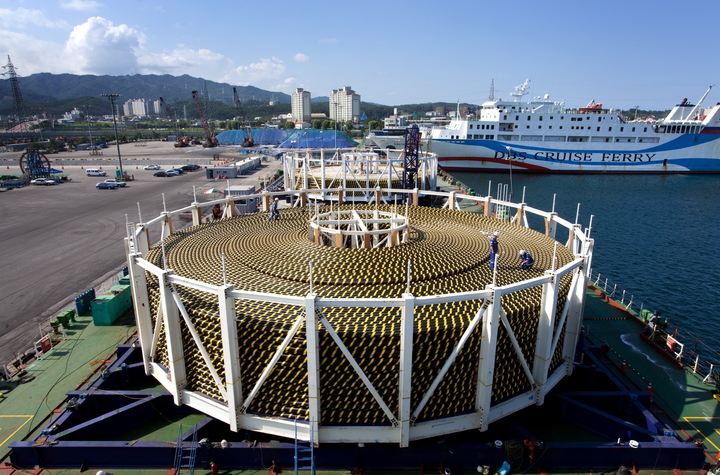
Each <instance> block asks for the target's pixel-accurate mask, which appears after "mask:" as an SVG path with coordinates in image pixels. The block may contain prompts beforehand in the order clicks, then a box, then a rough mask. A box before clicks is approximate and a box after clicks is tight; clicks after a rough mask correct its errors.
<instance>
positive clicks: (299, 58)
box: [293, 53, 310, 63]
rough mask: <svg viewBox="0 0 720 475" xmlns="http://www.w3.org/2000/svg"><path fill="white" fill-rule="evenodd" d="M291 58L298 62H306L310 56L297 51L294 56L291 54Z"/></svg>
mask: <svg viewBox="0 0 720 475" xmlns="http://www.w3.org/2000/svg"><path fill="white" fill-rule="evenodd" d="M293 59H294V60H295V61H296V62H298V63H307V62H308V61H310V56H308V55H305V54H302V53H298V54H296V55H295V56H293Z"/></svg>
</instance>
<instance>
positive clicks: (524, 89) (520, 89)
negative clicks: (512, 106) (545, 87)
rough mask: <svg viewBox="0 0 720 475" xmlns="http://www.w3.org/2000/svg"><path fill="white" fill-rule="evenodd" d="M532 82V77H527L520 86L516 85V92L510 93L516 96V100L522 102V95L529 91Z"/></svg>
mask: <svg viewBox="0 0 720 475" xmlns="http://www.w3.org/2000/svg"><path fill="white" fill-rule="evenodd" d="M529 84H530V78H527V79H526V80H525V82H524V83H522V84H520V85H519V86H515V92H511V93H510V95H511V96H513V97H514V98H515V102H521V101H522V96H524V95H526V94H527V93H528V92H527V90H528V87H529Z"/></svg>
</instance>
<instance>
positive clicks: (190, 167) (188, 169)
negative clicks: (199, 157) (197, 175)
mask: <svg viewBox="0 0 720 475" xmlns="http://www.w3.org/2000/svg"><path fill="white" fill-rule="evenodd" d="M180 169H181V170H184V171H186V172H194V171H195V170H199V169H200V165H195V164H194V163H191V164H188V165H183V166H181V167H180Z"/></svg>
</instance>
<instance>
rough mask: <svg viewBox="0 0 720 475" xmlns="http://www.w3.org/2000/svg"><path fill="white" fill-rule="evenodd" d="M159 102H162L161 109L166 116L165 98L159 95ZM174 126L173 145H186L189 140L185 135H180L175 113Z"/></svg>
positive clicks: (188, 143)
mask: <svg viewBox="0 0 720 475" xmlns="http://www.w3.org/2000/svg"><path fill="white" fill-rule="evenodd" d="M160 103H161V104H162V108H163V111H164V112H165V116H166V117H167V114H168V108H167V105H166V103H165V99H163V98H162V96H160ZM174 128H175V147H176V148H180V147H188V146H189V145H190V140H189V139H188V138H187V136H183V137H180V129H178V123H177V114H176V115H175V122H174Z"/></svg>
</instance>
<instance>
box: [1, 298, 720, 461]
mask: <svg viewBox="0 0 720 475" xmlns="http://www.w3.org/2000/svg"><path fill="white" fill-rule="evenodd" d="M620 307H621V305H620V304H619V303H618V302H614V301H613V300H612V299H609V298H607V297H606V296H604V295H602V294H600V293H599V292H598V291H596V290H593V288H588V291H587V301H586V310H585V318H584V326H585V331H586V334H587V337H586V345H585V355H584V356H583V360H582V362H581V364H579V365H578V370H577V371H576V373H575V374H574V375H573V376H572V377H570V378H568V380H567V382H564V383H563V384H562V385H561V386H562V387H560V388H558V390H557V393H558V396H557V398H553V399H552V400H550V401H548V402H547V403H546V405H545V406H541V407H531V408H528V409H526V410H523V411H521V412H520V413H518V414H516V415H514V416H511V417H510V418H509V419H507V420H504V421H501V422H499V423H497V424H492V425H491V427H490V430H488V431H486V432H482V433H480V432H473V433H472V434H468V433H461V434H456V435H453V436H448V437H444V438H442V439H439V440H430V441H423V443H419V444H417V447H416V449H419V450H420V451H421V452H422V453H424V454H425V455H424V456H422V457H419V458H418V459H417V461H416V463H415V464H413V462H412V461H411V460H408V461H407V463H406V464H405V465H406V466H405V467H404V468H403V469H402V471H407V472H408V473H413V472H414V473H435V471H436V470H437V469H438V468H439V467H442V466H446V467H453V472H455V473H463V472H466V471H468V469H467V465H473V466H474V464H477V465H483V464H487V465H490V466H491V470H493V471H494V470H497V467H499V464H500V463H501V460H503V459H505V458H507V457H508V454H510V455H512V456H515V457H519V458H518V459H517V460H516V463H517V465H515V466H513V468H512V470H513V472H515V473H518V472H523V473H542V472H545V471H546V469H545V467H547V466H550V467H551V466H554V465H555V464H556V461H555V458H556V457H564V458H566V459H567V460H575V461H574V462H563V464H564V465H565V466H567V465H568V464H569V465H575V466H576V467H577V470H572V469H570V468H565V469H562V470H552V472H551V473H590V472H610V471H613V470H616V469H617V466H612V465H605V464H603V462H602V461H603V459H607V460H609V459H611V458H612V459H614V458H615V457H616V456H617V453H618V451H624V452H625V453H626V454H627V462H626V466H627V467H628V468H634V469H635V470H636V471H638V472H640V471H645V472H647V473H650V472H652V473H655V474H656V475H657V474H661V473H666V472H667V473H670V472H669V471H668V470H662V469H658V468H657V467H655V466H653V464H652V463H648V462H647V460H645V461H644V462H641V461H639V460H641V459H642V457H640V452H639V450H640V449H637V450H638V452H633V451H631V450H629V447H628V446H629V444H630V440H629V439H628V438H625V437H624V436H623V435H622V434H624V433H631V432H632V427H633V425H634V424H633V423H629V424H628V423H627V422H623V421H622V418H617V420H615V419H616V416H614V415H612V413H613V412H615V410H616V409H618V408H614V409H612V408H605V407H603V403H599V402H598V401H601V400H604V401H612V404H611V405H623V404H628V403H627V401H628V399H626V398H622V397H619V398H618V397H616V396H618V395H620V394H625V395H629V396H630V399H631V400H632V399H642V398H646V397H650V394H648V392H647V387H648V383H652V396H651V397H652V403H651V405H650V409H651V410H652V412H653V413H654V415H655V416H656V417H657V419H659V420H660V421H661V422H662V423H664V424H666V425H667V426H668V427H670V428H671V429H672V430H673V431H674V432H675V434H677V435H678V438H679V439H680V440H683V441H688V442H693V443H694V445H696V446H698V447H702V450H703V451H704V453H705V456H706V464H708V463H712V461H713V460H717V457H718V453H719V449H718V448H719V447H720V430H719V427H720V406H719V405H718V401H716V400H715V399H714V398H713V394H712V387H711V385H709V384H707V383H704V382H703V381H702V379H701V378H700V377H699V376H698V375H696V374H694V373H693V372H692V371H691V370H690V369H688V368H684V369H681V368H678V367H677V365H675V364H673V363H672V362H671V361H669V360H668V359H667V358H666V357H664V356H663V355H661V354H660V353H656V352H655V351H654V350H653V349H652V347H650V345H648V344H647V343H646V342H645V341H643V339H642V338H641V337H640V331H641V330H642V325H641V323H640V321H639V320H638V319H637V318H636V316H635V315H634V314H633V312H627V311H625V310H623V309H622V308H620ZM134 332H135V327H134V322H133V320H132V316H131V315H128V316H126V317H125V318H124V320H123V321H120V322H116V323H115V324H114V325H112V326H95V325H94V324H93V323H92V317H89V316H81V317H78V318H77V320H76V322H75V323H73V324H72V325H70V327H69V328H68V329H67V330H66V331H65V337H64V338H63V339H62V340H61V341H59V343H58V344H57V345H56V346H55V347H54V348H53V349H51V350H50V351H48V352H47V353H45V354H44V355H43V356H42V358H40V359H38V360H36V361H34V362H32V363H31V364H30V365H29V366H28V367H27V368H24V370H25V373H26V375H25V376H24V377H23V378H22V379H20V380H18V379H17V378H14V379H13V380H12V381H10V382H8V383H2V393H3V397H2V399H0V408H2V411H1V412H2V416H0V437H1V438H0V461H1V462H2V463H3V464H4V465H2V466H0V468H1V469H3V470H4V472H3V475H6V474H15V473H30V471H32V470H33V469H37V468H38V467H36V466H35V465H33V466H27V465H21V464H16V465H13V464H14V463H15V461H16V460H24V459H25V457H27V454H29V453H34V454H36V456H37V457H39V460H43V462H45V463H47V466H48V467H53V468H48V469H46V470H45V471H46V473H52V474H58V475H62V474H70V473H78V471H80V472H82V471H84V470H91V471H97V470H101V469H103V470H106V471H109V472H110V473H114V474H125V473H134V474H143V473H147V474H160V473H163V474H164V473H168V471H169V470H171V469H172V463H170V464H168V465H167V466H166V467H164V468H154V469H141V468H140V467H138V466H137V465H136V466H133V467H131V468H125V469H118V468H117V466H116V462H108V463H109V464H110V465H107V466H103V465H102V462H100V461H101V460H103V459H104V458H105V459H107V460H108V461H109V460H111V459H112V458H113V457H115V456H117V453H118V452H117V450H118V445H120V446H125V447H127V446H135V447H136V448H137V451H136V452H133V453H132V455H130V452H124V453H125V455H122V456H125V457H128V456H129V457H134V458H135V460H136V461H137V462H139V463H141V464H142V462H141V461H142V460H143V458H145V457H149V455H148V454H149V453H151V452H150V450H151V447H154V448H157V447H158V446H162V445H165V446H166V447H167V448H166V450H165V451H164V452H163V451H161V452H162V453H165V455H166V456H167V457H170V459H172V454H173V453H174V450H175V445H176V441H177V440H178V435H179V431H184V430H186V431H187V433H190V432H192V431H190V429H192V428H193V427H194V426H196V424H197V425H199V426H201V427H203V429H201V430H200V431H199V432H200V436H208V437H209V438H210V439H211V442H210V443H211V447H212V446H213V445H214V446H215V447H216V448H211V449H210V453H213V452H214V456H212V455H211V458H213V459H217V460H218V462H216V463H218V466H219V467H220V469H221V472H220V473H226V474H230V473H248V472H255V471H261V472H262V471H265V470H269V469H270V467H271V465H272V462H273V461H274V460H276V459H277V460H282V461H283V462H282V467H283V468H284V470H285V471H289V470H292V466H291V462H288V457H290V461H291V460H292V453H293V450H292V441H279V440H271V439H269V438H268V439H267V440H263V439H262V437H263V436H262V435H260V434H255V433H249V432H241V433H232V432H230V431H229V430H227V427H226V426H225V427H223V426H224V424H219V423H216V422H212V421H208V418H207V416H205V415H203V414H200V413H196V412H194V411H192V410H187V409H183V408H178V407H175V406H174V405H173V404H172V401H171V400H170V404H167V401H165V400H163V398H162V397H161V395H162V393H163V392H164V390H163V388H162V387H161V386H160V385H159V384H158V383H157V382H156V381H155V380H153V379H152V378H149V377H144V375H142V374H141V373H142V371H141V370H140V371H139V370H138V369H137V367H136V366H134V363H133V361H134V360H133V359H132V356H131V355H132V351H131V350H132V346H131V345H130V344H129V343H131V342H132V341H133V339H134V336H133V335H134ZM603 344H606V345H607V346H606V348H608V349H609V351H603V350H602V347H603V346H604V345H603ZM118 345H120V346H119V351H118V352H117V355H120V358H119V359H118V360H115V361H114V362H113V361H112V360H113V358H114V354H115V353H116V352H115V348H116V347H117V346H118ZM623 360H624V361H625V362H626V365H625V368H623ZM123 364H124V366H123ZM598 367H602V368H598ZM583 368H585V369H583ZM106 369H107V371H105V370H106ZM596 369H597V371H596ZM600 369H602V371H601V370H600ZM103 373H104V377H103ZM21 381H22V382H21ZM609 381H611V382H612V384H608V382H609ZM592 385H594V386H595V387H591V386H592ZM597 386H601V387H602V388H603V390H604V391H605V392H606V394H605V395H602V394H601V393H598V392H597V389H598V388H597ZM612 386H615V387H612ZM106 388H107V389H106ZM583 393H584V394H583ZM84 397H88V398H90V397H96V398H99V399H97V401H98V402H94V403H93V405H95V406H101V405H103V404H108V407H112V406H113V403H111V402H106V401H108V400H109V399H110V398H112V399H127V401H126V402H125V403H120V406H119V407H122V408H123V409H121V410H115V411H109V413H118V412H123V411H125V410H126V409H125V405H127V404H128V403H132V402H136V401H137V399H138V398H139V397H142V398H145V399H153V400H155V401H156V402H155V403H151V404H150V406H149V407H151V408H152V412H154V414H147V413H143V412H133V411H132V410H130V411H129V412H128V413H127V415H120V416H119V418H116V419H114V420H112V419H113V418H112V414H106V416H105V417H101V418H90V419H89V420H87V421H84V422H80V423H78V424H76V427H82V429H80V430H78V431H76V434H75V435H73V434H66V437H63V434H62V433H59V434H56V435H57V436H58V437H57V440H60V441H61V442H60V443H58V444H57V446H56V447H53V446H52V445H50V446H45V447H43V445H45V444H44V443H43V438H44V437H45V435H44V434H43V431H47V429H48V428H51V427H52V425H53V423H54V421H55V420H57V419H58V418H61V417H63V414H65V416H67V415H68V412H72V411H69V410H68V401H69V400H71V399H72V398H84ZM564 398H575V402H573V403H572V404H559V405H558V401H561V400H563V399H564ZM583 398H585V399H583ZM598 398H599V399H598ZM103 399H104V400H103ZM623 401H625V402H623ZM568 407H573V408H574V409H573V410H574V411H577V407H580V408H581V410H580V411H579V412H577V414H580V415H578V416H571V417H570V419H572V417H577V418H578V419H582V418H587V422H586V423H583V422H580V423H577V422H578V421H577V420H576V421H575V423H572V422H571V421H570V420H568V417H567V416H562V411H563V410H567V408H568ZM623 411H625V412H630V411H631V408H630V407H629V406H628V407H623V408H619V412H623ZM594 412H595V413H597V414H596V415H597V416H598V417H597V418H595V417H592V416H589V414H592V413H594ZM601 413H605V414H601ZM106 418H110V419H111V420H109V421H107V423H106V424H104V423H102V422H100V421H102V420H103V419H106ZM647 420H651V419H650V418H648V419H647ZM93 423H98V424H99V426H98V429H92V425H93ZM118 423H122V424H120V426H118ZM107 424H109V425H107ZM122 425H126V428H123V427H121V426H122ZM593 426H594V427H593ZM108 427H115V429H108ZM181 427H183V428H184V429H181ZM637 430H638V431H640V432H641V431H642V428H637ZM103 433H105V434H106V436H107V437H105V436H103ZM609 433H616V434H618V436H619V438H620V441H619V442H620V444H618V442H617V441H615V440H608V437H609V436H608V434H609ZM85 435H93V436H95V441H94V442H93V443H92V446H91V445H88V442H87V441H86V440H84V439H83V437H85ZM185 437H187V435H186V436H185ZM528 438H531V439H532V440H535V441H541V442H540V444H541V445H539V446H538V447H536V448H535V456H534V460H533V462H530V461H529V460H528V456H529V453H528V452H529V451H528V449H527V446H525V447H523V446H522V444H521V445H520V447H515V445H512V444H511V442H512V441H515V440H522V439H528ZM223 439H226V440H228V441H230V442H229V444H230V445H231V446H235V447H238V446H241V445H242V446H243V447H247V448H248V449H247V450H248V452H247V454H246V457H245V458H246V467H245V469H244V470H237V471H232V470H223V469H222V466H223V465H222V459H223V456H222V454H221V452H222V450H223V449H222V448H219V443H220V441H221V440H223ZM497 440H500V441H504V443H505V449H504V450H498V449H495V448H494V441H497ZM73 441H74V442H73ZM12 444H15V447H14V449H11V445H12ZM61 445H76V447H75V450H74V452H73V455H72V456H71V457H70V459H69V460H68V461H67V462H63V461H62V460H57V459H56V458H55V457H54V456H53V455H52V454H53V451H55V452H56V453H57V455H58V457H64V456H65V455H64V452H62V448H61V447H60V446H61ZM144 445H145V446H146V448H145V449H143V448H142V447H143V446H144ZM378 445H379V447H377V448H373V447H364V448H356V447H353V448H350V449H347V448H346V449H344V450H343V449H340V451H339V452H338V454H339V455H338V456H337V457H330V458H328V460H329V461H330V460H332V461H331V462H330V464H331V465H336V464H338V463H341V464H342V460H343V459H345V460H346V462H345V466H346V468H345V470H339V471H337V473H340V472H343V473H347V471H353V470H356V469H359V468H360V469H363V470H364V471H366V472H370V473H384V472H388V471H387V470H381V469H378V468H373V465H375V464H377V463H378V462H377V461H374V458H375V457H376V456H377V455H380V457H381V458H382V455H381V454H385V453H387V454H389V453H390V452H392V451H393V450H399V449H397V448H396V447H387V445H388V444H378ZM640 445H641V446H642V445H647V444H645V443H643V442H640ZM513 447H514V450H516V451H519V452H518V453H516V454H512V453H511V452H510V451H511V449H513ZM553 447H555V450H553ZM561 447H562V450H560V448H561ZM41 448H42V449H44V450H40V449H41ZM332 449H333V448H332V447H329V448H328V450H332ZM410 449H412V447H411V448H410ZM11 450H15V451H16V453H15V454H13V455H12V456H11V455H10V452H11ZM66 450H67V449H66ZM320 450H322V449H320ZM403 450H405V449H403ZM662 450H664V449H658V450H657V452H658V454H657V457H658V459H659V458H660V457H662V453H661V451H662ZM104 451H108V454H110V455H107V454H103V452H104ZM373 451H376V454H375V455H373ZM455 451H465V452H466V455H461V457H463V458H466V459H467V458H469V459H470V460H471V461H470V463H469V464H468V463H462V465H465V467H463V468H461V467H460V465H461V464H460V463H458V462H457V458H458V454H457V453H456V452H455ZM467 451H471V452H472V453H470V452H467ZM83 452H86V453H85V454H83ZM316 452H318V455H316V457H318V465H321V462H320V460H321V458H320V455H319V454H320V453H321V452H319V451H318V449H316ZM412 452H413V453H416V452H415V451H412ZM229 453H230V451H228V454H229ZM408 453H410V452H408ZM613 453H614V455H611V454H613ZM48 454H50V455H48ZM113 454H115V455H113ZM635 455H637V457H635ZM155 456H156V455H152V457H155ZM595 457H597V460H595V461H592V459H593V458H595ZM335 458H337V460H335ZM473 460H477V462H475V461H473ZM11 461H13V463H11ZM65 463H68V464H69V466H65V467H63V465H64V464H65ZM278 463H280V462H278ZM681 463H682V462H681ZM456 467H457V468H456ZM702 468H703V467H702V466H698V467H697V470H688V469H687V468H685V470H684V471H683V473H698V474H704V473H705V472H704V471H703V470H702ZM196 471H197V473H210V470H209V469H203V468H202V467H201V465H200V463H198V468H196ZM393 472H397V471H393ZM32 473H43V471H42V470H40V471H35V472H32ZM323 473H325V472H323ZM327 473H333V472H332V471H327ZM674 473H677V471H676V472H674Z"/></svg>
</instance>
